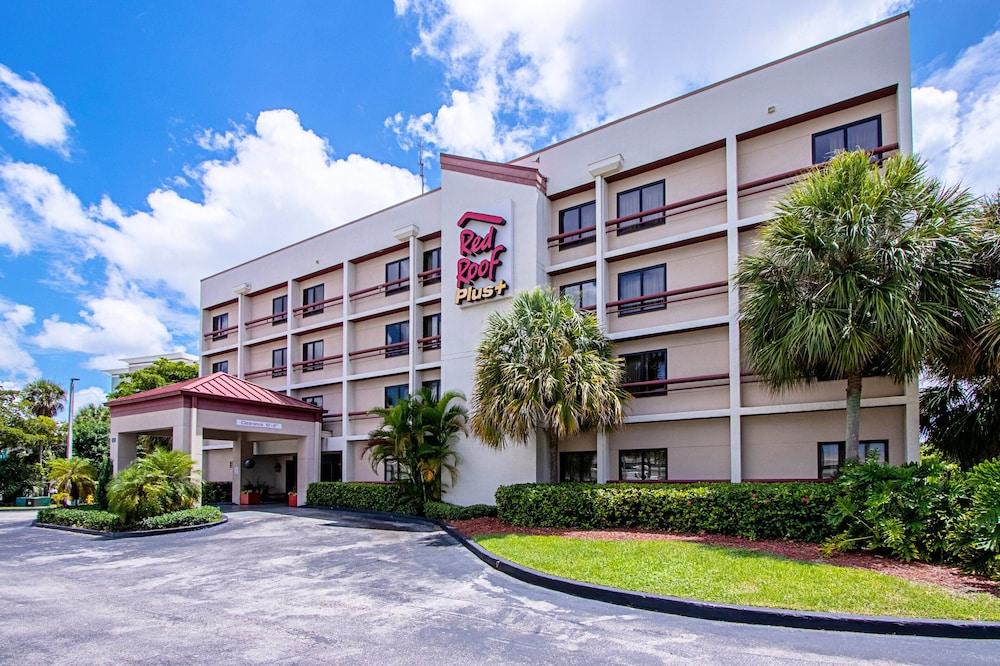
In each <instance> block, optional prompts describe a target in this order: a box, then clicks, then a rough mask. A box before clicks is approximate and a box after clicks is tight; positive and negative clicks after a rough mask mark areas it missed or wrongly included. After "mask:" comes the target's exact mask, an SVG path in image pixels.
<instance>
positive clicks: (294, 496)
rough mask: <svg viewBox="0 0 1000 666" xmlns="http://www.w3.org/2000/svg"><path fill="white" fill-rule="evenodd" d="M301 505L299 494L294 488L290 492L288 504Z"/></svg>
mask: <svg viewBox="0 0 1000 666" xmlns="http://www.w3.org/2000/svg"><path fill="white" fill-rule="evenodd" d="M298 505H299V494H298V493H297V492H295V491H294V490H292V491H289V493H288V506H298Z"/></svg>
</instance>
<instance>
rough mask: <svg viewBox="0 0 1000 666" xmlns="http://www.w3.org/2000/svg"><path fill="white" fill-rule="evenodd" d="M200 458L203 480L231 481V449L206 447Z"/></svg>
mask: <svg viewBox="0 0 1000 666" xmlns="http://www.w3.org/2000/svg"><path fill="white" fill-rule="evenodd" d="M202 460H203V462H202V466H201V469H202V478H203V479H204V480H205V481H221V482H226V481H229V482H232V480H233V469H232V461H233V450H232V449H208V450H206V451H204V454H203V458H202Z"/></svg>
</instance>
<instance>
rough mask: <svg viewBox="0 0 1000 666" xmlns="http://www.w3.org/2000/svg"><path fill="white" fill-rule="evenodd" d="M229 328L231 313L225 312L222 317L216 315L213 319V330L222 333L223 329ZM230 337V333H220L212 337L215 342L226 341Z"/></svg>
mask: <svg viewBox="0 0 1000 666" xmlns="http://www.w3.org/2000/svg"><path fill="white" fill-rule="evenodd" d="M226 328H229V313H228V312H224V313H222V314H220V315H215V316H214V317H212V330H213V331H221V330H223V329H226ZM228 337H229V334H228V333H218V334H216V335H213V336H212V339H213V340H225V339H226V338H228Z"/></svg>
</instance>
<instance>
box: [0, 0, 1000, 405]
mask: <svg viewBox="0 0 1000 666" xmlns="http://www.w3.org/2000/svg"><path fill="white" fill-rule="evenodd" d="M750 5H752V6H750ZM809 5H811V3H801V2H797V1H792V0H780V1H779V0H776V1H774V2H766V3H735V2H730V3H726V2H706V3H700V4H699V6H698V7H691V6H687V5H684V6H681V5H677V4H676V3H664V2H659V1H651V2H643V1H639V0H627V1H624V2H612V1H611V0H593V1H592V2H588V3H576V2H568V1H565V2H563V1H557V0H553V1H552V2H545V3H539V2H505V3H503V4H502V7H503V9H502V10H497V9H496V7H491V6H490V3H486V2H477V1H471V0H470V1H464V0H462V1H460V0H455V1H454V2H451V1H447V2H445V1H441V0H397V1H396V2H395V3H391V2H384V3H377V2H283V3H273V2H247V1H245V0H244V1H241V2H212V3H194V2H185V3H143V2H127V3H114V2H104V3H90V2H87V3H84V2H78V3H74V2H61V3H52V4H44V3H4V4H2V5H0V382H3V383H5V384H6V385H13V386H17V385H20V384H23V383H24V382H26V381H29V380H30V379H33V378H35V377H38V376H45V377H47V378H50V379H53V380H55V381H57V382H60V383H64V384H65V383H66V382H67V381H68V378H69V377H70V376H77V377H80V378H81V379H82V381H81V386H82V387H83V388H84V390H85V394H84V400H83V401H82V402H88V401H94V400H98V399H100V398H101V397H102V396H101V391H100V389H103V388H106V387H107V385H108V380H107V378H106V376H105V375H103V374H102V373H101V372H100V369H101V368H104V367H108V366H111V365H114V364H115V359H117V358H120V357H122V356H129V355H139V354H146V353H156V352H160V351H168V350H174V349H180V348H186V349H187V350H188V351H191V352H195V351H197V335H196V333H197V284H198V279H199V278H200V277H202V276H204V275H207V274H210V273H212V272H215V271H217V270H220V269H222V268H225V267H226V266H228V265H231V264H233V263H236V262H238V261H240V260H243V259H245V258H248V257H252V256H255V255H257V254H260V253H262V252H264V251H267V250H269V249H273V248H274V247H277V246H280V245H284V244H286V243H288V242H292V241H295V240H297V239H299V238H302V237H305V236H307V235H310V234H312V233H316V232H318V231H321V230H323V229H327V228H330V227H332V226H336V225H337V224H340V223H343V222H346V221H349V220H350V219H352V218H354V217H357V216H359V215H362V214H364V213H366V212H369V211H371V210H375V209H378V208H381V207H383V206H385V205H387V204H390V203H392V202H395V201H398V200H400V199H403V198H406V197H409V196H413V195H414V194H417V193H418V192H419V188H420V186H419V182H418V179H417V177H416V175H415V172H416V165H417V152H418V149H417V146H418V145H423V146H424V149H425V152H426V154H427V157H428V160H429V170H428V185H429V186H434V185H436V182H437V179H438V175H437V170H436V166H437V165H436V161H435V159H434V156H435V155H436V153H437V152H438V151H448V152H456V153H460V154H467V155H473V156H478V157H484V158H488V159H497V160H502V159H510V158H512V157H515V156H517V155H518V154H520V153H522V152H527V151H528V150H530V149H533V148H537V147H540V146H542V145H545V144H546V143H549V142H550V141H553V140H556V139H559V138H564V137H566V136H569V135H571V134H573V133H576V132H577V131H580V130H583V129H586V128H589V127H592V126H594V125H595V124H597V123H600V122H604V121H606V120H609V119H612V118H614V117H617V116H620V115H623V114H625V113H628V112H631V111H635V110H637V109H640V108H643V107H645V106H648V105H649V104H652V103H655V102H657V101H660V100H662V99H666V98H668V97H671V96H673V95H676V94H678V93H681V92H684V91H685V90H690V89H692V88H694V87H697V86H700V85H704V84H707V83H710V82H712V81H714V80H718V79H719V78H723V77H725V76H728V75H730V74H733V73H736V72H739V71H742V70H744V69H748V68H750V67H753V66H755V65H759V64H761V63H763V62H767V61H768V60H772V59H774V58H777V57H780V56H783V55H786V54H787V53H790V52H792V51H794V50H797V49H800V48H804V47H807V46H810V45H812V44H814V43H817V42H819V41H822V40H825V39H828V38H831V37H834V36H836V35H838V34H842V33H844V32H847V31H849V30H851V29H854V28H857V27H861V26H863V25H865V24H868V23H870V22H872V21H875V20H878V19H879V18H882V17H885V16H889V15H892V14H895V13H898V12H899V11H904V10H909V11H910V12H911V33H912V34H911V37H912V45H911V48H912V64H913V83H914V86H915V91H914V114H915V134H916V141H917V148H918V150H920V151H921V152H922V154H923V155H924V156H925V157H926V158H927V159H928V160H929V162H930V164H931V167H932V169H934V171H935V173H937V174H939V175H941V176H942V177H945V178H949V179H953V180H958V179H961V180H963V181H964V182H966V183H967V184H968V185H969V186H971V187H972V188H973V189H975V190H976V191H977V192H983V191H987V190H989V189H995V188H996V187H997V186H998V185H1000V173H998V170H997V169H996V168H995V167H994V166H993V164H992V162H993V156H995V155H996V154H998V152H997V151H998V150H1000V32H998V30H1000V4H998V3H996V2H995V1H983V2H974V1H972V0H956V1H953V2H945V1H943V0H925V1H918V2H915V3H912V2H907V1H905V0H903V1H899V0H868V1H865V2H861V1H854V0H831V1H829V2H825V3H823V4H822V6H819V5H817V6H809ZM681 7H683V8H681ZM637 16H641V17H643V20H642V21H636V20H635V19H636V17H637ZM709 54H710V55H709Z"/></svg>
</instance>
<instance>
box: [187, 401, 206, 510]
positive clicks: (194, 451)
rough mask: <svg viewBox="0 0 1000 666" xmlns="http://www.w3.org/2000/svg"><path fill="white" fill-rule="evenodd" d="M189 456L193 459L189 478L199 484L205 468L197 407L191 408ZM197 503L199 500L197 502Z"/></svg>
mask: <svg viewBox="0 0 1000 666" xmlns="http://www.w3.org/2000/svg"><path fill="white" fill-rule="evenodd" d="M190 427H191V433H190V439H191V458H192V460H194V465H195V466H194V469H192V470H191V478H192V479H193V480H194V481H195V483H197V484H198V486H199V487H200V486H201V482H202V480H203V479H204V474H203V471H204V468H205V453H204V443H205V442H204V431H202V429H201V426H200V425H198V408H197V407H192V408H191V426H190ZM198 503H199V505H200V504H201V502H200V501H199V502H198Z"/></svg>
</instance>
